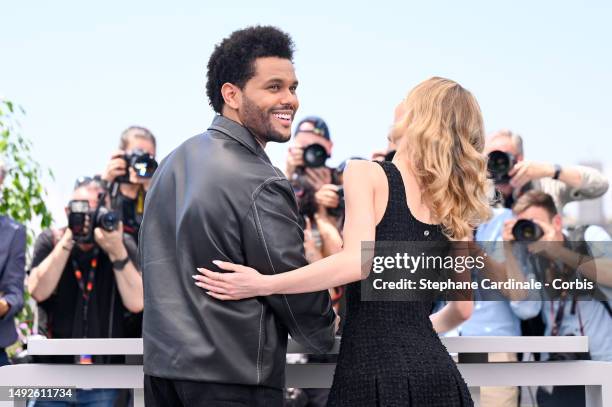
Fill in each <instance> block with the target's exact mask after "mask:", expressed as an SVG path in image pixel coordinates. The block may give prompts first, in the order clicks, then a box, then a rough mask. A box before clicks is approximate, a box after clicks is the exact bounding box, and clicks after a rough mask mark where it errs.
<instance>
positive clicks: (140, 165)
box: [116, 149, 158, 183]
mask: <svg viewBox="0 0 612 407" xmlns="http://www.w3.org/2000/svg"><path fill="white" fill-rule="evenodd" d="M123 159H124V160H125V162H126V163H127V167H128V168H133V169H134V171H136V175H137V176H138V177H140V178H151V177H152V176H153V173H155V170H156V169H157V165H158V164H157V161H155V157H153V156H152V155H151V154H149V153H147V152H145V151H144V150H140V149H136V150H132V151H131V152H130V153H129V154H125V155H124V156H123ZM116 181H117V182H122V183H129V182H130V174H129V173H128V172H127V171H126V173H125V175H122V176H119V177H117V179H116Z"/></svg>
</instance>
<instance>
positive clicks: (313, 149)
mask: <svg viewBox="0 0 612 407" xmlns="http://www.w3.org/2000/svg"><path fill="white" fill-rule="evenodd" d="M327 158H328V155H327V151H326V150H325V147H323V146H322V145H321V144H316V143H315V144H311V145H309V146H308V147H306V148H304V166H306V167H311V168H316V167H322V166H324V165H325V161H327Z"/></svg>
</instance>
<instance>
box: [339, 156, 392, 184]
mask: <svg viewBox="0 0 612 407" xmlns="http://www.w3.org/2000/svg"><path fill="white" fill-rule="evenodd" d="M384 176H385V173H384V171H383V169H382V167H381V166H380V164H379V163H377V162H375V161H368V160H350V161H349V162H348V164H347V166H346V169H345V170H344V182H345V184H346V183H347V182H351V183H360V184H362V183H371V184H372V185H376V184H377V183H378V181H380V179H381V178H384Z"/></svg>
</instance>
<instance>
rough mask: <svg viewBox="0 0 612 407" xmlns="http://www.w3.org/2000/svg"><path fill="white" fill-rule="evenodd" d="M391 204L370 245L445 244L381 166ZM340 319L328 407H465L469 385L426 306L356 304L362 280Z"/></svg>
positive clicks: (392, 169)
mask: <svg viewBox="0 0 612 407" xmlns="http://www.w3.org/2000/svg"><path fill="white" fill-rule="evenodd" d="M380 165H381V166H382V167H383V169H384V171H385V174H386V175H387V179H388V182H389V201H388V203H387V208H386V211H385V214H384V216H383V218H382V220H381V221H380V223H379V224H378V226H377V227H376V241H422V240H430V241H431V240H447V238H446V237H445V236H444V235H443V234H442V232H441V229H440V228H439V226H436V225H427V224H425V223H422V222H420V221H418V220H417V219H416V218H415V217H414V216H413V215H412V214H411V213H410V210H409V209H408V204H407V201H406V193H405V189H404V183H403V180H402V176H401V174H400V172H399V170H398V169H397V167H396V166H395V165H394V164H393V163H391V162H381V163H380ZM346 296H347V297H346V304H347V311H346V320H345V321H344V322H345V323H344V331H343V335H342V343H341V346H340V353H339V355H338V363H337V367H336V372H335V374H334V382H333V385H332V388H331V390H330V394H329V398H328V404H327V405H328V406H329V407H336V406H346V407H361V406H363V407H366V406H367V407H378V406H380V407H383V406H384V407H395V406H398V407H399V406H402V407H405V406H416V407H428V406H431V407H434V406H435V407H459V406H463V407H467V406H473V405H474V404H473V402H472V399H471V397H470V394H469V391H468V388H467V385H466V384H465V381H464V380H463V378H462V377H461V374H460V373H459V370H458V369H457V367H456V365H455V362H454V361H453V360H452V358H451V357H450V355H449V354H448V351H447V350H446V348H445V347H444V345H443V344H442V342H441V341H440V339H439V337H438V335H437V334H436V332H435V331H434V329H433V326H432V324H431V321H430V320H429V315H430V311H431V309H432V303H430V302H427V303H425V302H397V301H361V287H360V282H355V283H352V284H349V286H348V287H347V294H346Z"/></svg>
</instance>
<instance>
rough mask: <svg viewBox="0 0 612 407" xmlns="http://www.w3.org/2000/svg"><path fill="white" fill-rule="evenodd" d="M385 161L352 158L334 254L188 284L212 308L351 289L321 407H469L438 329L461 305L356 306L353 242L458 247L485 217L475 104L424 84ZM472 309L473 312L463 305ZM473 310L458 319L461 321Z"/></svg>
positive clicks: (454, 318) (228, 267)
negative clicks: (272, 270) (292, 266)
mask: <svg viewBox="0 0 612 407" xmlns="http://www.w3.org/2000/svg"><path fill="white" fill-rule="evenodd" d="M395 116H396V121H395V126H394V130H393V132H392V135H391V138H392V141H393V142H394V143H395V144H396V145H397V146H398V150H397V153H396V155H395V157H394V159H393V161H392V162H368V161H353V162H351V163H350V164H349V166H348V168H347V170H346V171H345V174H344V191H345V199H346V221H345V225H344V247H343V249H342V251H341V252H340V253H337V254H335V255H332V256H330V257H327V258H325V259H322V260H320V261H317V262H315V263H312V264H310V265H307V266H305V267H302V268H299V269H297V270H293V271H290V272H286V273H279V274H273V275H264V274H260V273H259V272H257V271H256V270H254V269H252V268H249V267H245V266H240V265H236V264H232V263H228V262H221V261H215V262H214V263H215V264H216V266H217V267H219V269H222V270H225V271H231V272H232V273H227V272H221V273H219V272H213V271H211V270H208V269H205V268H200V269H198V270H199V271H200V273H201V274H200V275H196V276H194V278H195V279H196V280H197V281H196V285H198V286H199V287H201V288H203V289H205V290H206V293H207V294H208V295H210V296H212V297H214V298H217V299H219V300H238V299H242V298H250V297H256V296H266V295H272V294H296V293H303V292H311V291H320V290H325V289H328V288H331V287H337V286H341V285H343V284H349V283H352V284H350V285H349V286H348V288H347V316H346V321H345V325H344V332H343V337H342V344H341V348H340V354H339V356H338V364H337V367H336V372H335V375H334V382H333V385H332V388H331V391H330V396H329V400H328V405H329V406H351V407H359V406H419V407H423V406H472V405H473V402H472V400H471V398H470V395H469V392H468V388H467V386H466V384H465V381H464V380H463V378H462V377H461V375H460V373H459V371H458V369H457V367H456V366H455V363H454V362H453V360H452V359H451V357H450V355H449V354H448V352H447V350H446V349H445V348H444V346H443V345H442V343H441V342H440V339H439V337H438V335H437V334H436V332H437V331H444V330H445V329H448V328H449V327H450V326H453V325H456V324H457V323H459V322H462V319H465V318H466V316H465V313H466V311H465V303H463V304H461V303H449V304H448V305H446V307H445V308H444V309H442V310H441V311H440V312H438V313H437V314H435V315H433V316H432V317H431V318H430V311H431V305H432V304H431V303H426V302H392V301H388V302H385V301H361V297H360V295H361V289H360V284H359V280H361V279H362V273H361V242H364V241H435V240H442V241H444V240H449V239H450V240H467V239H469V238H470V237H471V235H472V231H473V229H474V228H475V227H477V226H478V224H480V223H482V222H483V221H485V220H486V219H488V217H489V212H490V210H489V203H488V190H489V187H490V186H489V183H488V180H487V178H486V176H487V174H486V161H485V157H484V155H483V154H482V151H483V148H484V128H483V122H482V117H481V113H480V108H479V106H478V103H477V102H476V99H475V98H474V97H473V96H472V95H471V94H470V92H468V91H467V90H465V89H464V88H462V87H461V86H460V85H459V84H457V83H455V82H453V81H451V80H448V79H443V78H431V79H428V80H426V81H424V82H422V83H421V84H419V85H418V86H417V87H416V88H414V89H413V90H412V91H411V92H410V94H409V95H408V97H407V98H406V99H405V100H404V101H402V102H401V103H400V104H399V106H398V107H397V108H396V112H395ZM468 304H469V306H470V307H471V303H468ZM470 312H471V308H470V309H468V310H467V314H468V315H469V313H470Z"/></svg>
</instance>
